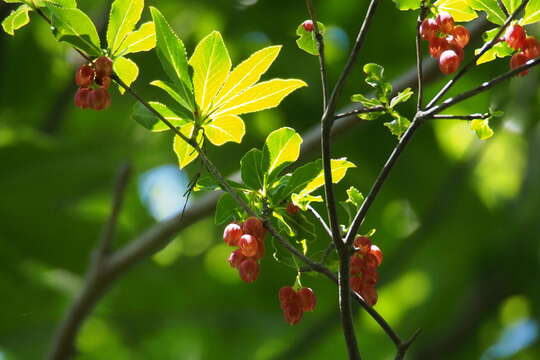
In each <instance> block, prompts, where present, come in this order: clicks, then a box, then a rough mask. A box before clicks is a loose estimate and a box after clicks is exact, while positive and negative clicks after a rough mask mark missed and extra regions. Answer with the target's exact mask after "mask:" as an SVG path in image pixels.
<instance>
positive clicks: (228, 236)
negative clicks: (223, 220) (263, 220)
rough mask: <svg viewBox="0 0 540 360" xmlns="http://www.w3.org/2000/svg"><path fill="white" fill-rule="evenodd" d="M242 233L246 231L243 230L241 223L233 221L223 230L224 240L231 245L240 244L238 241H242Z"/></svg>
mask: <svg viewBox="0 0 540 360" xmlns="http://www.w3.org/2000/svg"><path fill="white" fill-rule="evenodd" d="M242 235H244V233H243V232H242V228H241V227H240V225H238V224H235V223H231V224H229V225H227V227H225V230H223V241H225V242H226V243H227V244H229V245H230V246H238V241H240V237H242Z"/></svg>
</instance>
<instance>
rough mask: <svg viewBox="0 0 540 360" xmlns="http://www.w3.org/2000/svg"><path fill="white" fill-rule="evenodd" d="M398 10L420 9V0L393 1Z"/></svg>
mask: <svg viewBox="0 0 540 360" xmlns="http://www.w3.org/2000/svg"><path fill="white" fill-rule="evenodd" d="M393 1H394V3H395V4H396V7H397V8H398V9H399V10H416V9H419V8H420V2H421V0H393Z"/></svg>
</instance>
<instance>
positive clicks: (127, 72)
mask: <svg viewBox="0 0 540 360" xmlns="http://www.w3.org/2000/svg"><path fill="white" fill-rule="evenodd" d="M113 69H114V72H115V73H116V75H118V77H119V78H120V79H121V80H122V81H123V82H124V83H125V84H126V85H127V86H130V85H131V84H133V82H134V81H135V80H137V77H138V76H139V67H138V66H137V64H136V63H135V62H133V61H132V60H130V59H128V58H125V57H119V58H117V59H115V60H114V63H113ZM118 90H120V94H124V92H125V90H124V88H123V87H121V86H119V87H118Z"/></svg>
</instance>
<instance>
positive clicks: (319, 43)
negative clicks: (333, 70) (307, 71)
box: [306, 0, 328, 112]
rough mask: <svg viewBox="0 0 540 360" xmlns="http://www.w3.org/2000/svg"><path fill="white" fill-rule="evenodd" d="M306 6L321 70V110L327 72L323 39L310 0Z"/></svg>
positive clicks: (324, 99) (325, 101) (324, 97)
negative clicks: (311, 22) (311, 23)
mask: <svg viewBox="0 0 540 360" xmlns="http://www.w3.org/2000/svg"><path fill="white" fill-rule="evenodd" d="M306 8H307V10H308V13H309V17H310V18H311V21H313V30H314V32H315V40H317V50H318V51H319V56H318V58H319V70H320V72H321V88H322V98H323V112H324V111H325V110H326V103H327V101H328V73H327V71H326V61H325V56H324V39H323V36H322V34H321V31H320V29H319V24H318V23H317V16H316V14H315V9H314V7H313V2H312V1H311V0H306Z"/></svg>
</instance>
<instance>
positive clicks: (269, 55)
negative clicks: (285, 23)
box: [214, 46, 281, 106]
mask: <svg viewBox="0 0 540 360" xmlns="http://www.w3.org/2000/svg"><path fill="white" fill-rule="evenodd" d="M280 50H281V46H269V47H267V48H264V49H262V50H259V51H257V52H255V53H253V54H252V55H251V56H250V57H249V58H248V59H246V60H244V61H243V62H242V63H241V64H240V65H238V66H237V67H235V68H234V70H233V71H232V72H231V73H230V74H229V77H228V78H227V80H226V81H225V84H223V87H222V88H221V90H220V91H219V93H218V95H217V97H216V101H215V102H214V104H215V105H214V106H219V105H220V104H222V103H223V102H226V101H227V100H229V99H230V98H232V97H234V96H236V95H238V94H240V93H241V92H242V91H244V90H245V89H247V88H248V87H250V86H251V85H253V84H255V83H256V82H257V81H259V79H260V78H261V76H262V75H263V74H264V73H265V72H266V71H267V70H268V68H269V67H270V65H272V63H273V62H274V60H275V59H276V57H277V56H278V54H279V52H280Z"/></svg>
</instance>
